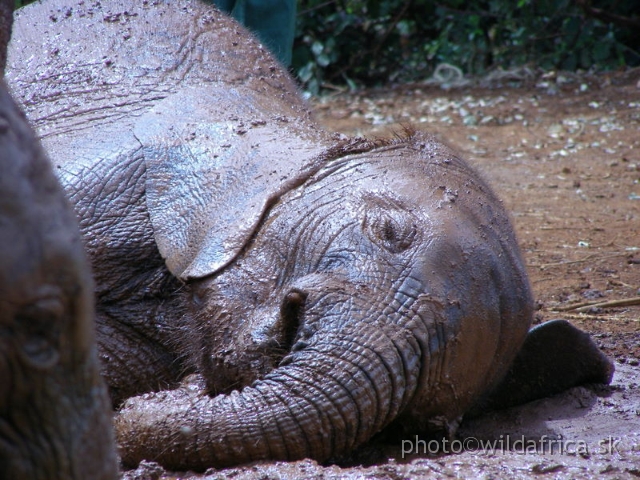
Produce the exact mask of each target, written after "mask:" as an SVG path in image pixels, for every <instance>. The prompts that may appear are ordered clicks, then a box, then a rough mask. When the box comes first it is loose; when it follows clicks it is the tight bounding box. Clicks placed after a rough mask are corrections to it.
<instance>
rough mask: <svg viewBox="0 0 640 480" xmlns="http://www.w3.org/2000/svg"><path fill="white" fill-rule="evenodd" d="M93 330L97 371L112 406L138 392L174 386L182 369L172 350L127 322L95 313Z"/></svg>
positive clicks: (181, 373) (182, 371)
mask: <svg viewBox="0 0 640 480" xmlns="http://www.w3.org/2000/svg"><path fill="white" fill-rule="evenodd" d="M96 332H97V337H98V354H99V358H100V361H101V364H102V372H101V374H102V376H103V378H104V379H105V381H106V383H107V385H108V387H109V396H110V397H111V401H112V403H113V405H114V406H117V405H119V404H120V403H122V401H124V400H126V399H127V398H129V397H132V396H135V395H139V394H141V393H145V392H151V391H158V390H162V389H165V388H170V387H172V386H175V385H176V383H177V381H178V379H179V378H180V376H181V375H183V374H184V373H185V372H184V370H183V367H182V364H181V362H179V361H178V359H177V358H176V356H175V355H174V354H172V353H171V352H170V351H169V350H167V349H166V348H165V347H163V346H162V345H161V344H160V343H158V342H156V341H154V340H152V339H150V338H148V337H147V336H145V335H144V334H142V333H141V332H139V331H138V330H136V329H135V328H133V327H132V326H130V325H126V324H123V323H120V322H114V321H113V320H112V319H108V320H107V319H105V316H104V315H98V318H97V322H96Z"/></svg>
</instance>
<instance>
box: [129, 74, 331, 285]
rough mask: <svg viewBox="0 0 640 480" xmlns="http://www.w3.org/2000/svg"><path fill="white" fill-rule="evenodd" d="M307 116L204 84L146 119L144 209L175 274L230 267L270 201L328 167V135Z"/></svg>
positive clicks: (279, 103) (141, 135) (142, 124)
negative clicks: (324, 154)
mask: <svg viewBox="0 0 640 480" xmlns="http://www.w3.org/2000/svg"><path fill="white" fill-rule="evenodd" d="M289 100H290V99H289ZM306 115H307V113H306V110H305V109H304V108H303V107H301V106H300V105H299V104H298V105H297V106H292V105H291V103H290V102H289V104H285V100H279V99H272V98H269V99H265V98H261V97H260V96H259V95H258V94H253V93H251V92H249V93H248V92H247V91H246V90H243V91H238V90H235V89H232V88H229V87H226V88H224V89H222V88H216V87H214V86H212V85H207V86H202V87H193V88H185V89H183V90H181V91H180V92H178V93H176V94H173V95H171V96H169V97H167V98H165V99H164V100H161V101H160V102H158V103H157V104H156V105H155V106H154V107H153V108H152V109H151V110H150V111H149V112H148V113H146V114H144V115H143V116H141V117H140V119H139V120H138V122H137V123H136V126H135V128H134V131H135V135H136V138H137V139H138V140H139V141H140V142H141V143H142V146H143V155H144V157H145V164H146V199H147V207H148V210H149V214H150V217H151V223H152V225H153V229H154V232H155V240H156V243H157V245H158V249H159V251H160V254H161V255H162V256H163V258H164V259H165V261H166V264H167V267H168V269H169V270H170V271H171V273H173V274H174V275H175V276H177V277H179V278H181V279H182V280H189V279H193V278H202V277H204V276H207V275H210V274H212V273H215V272H216V271H218V270H219V269H221V268H223V267H224V266H225V265H227V264H228V263H229V262H231V261H232V260H233V259H234V257H235V256H236V255H238V253H240V251H241V250H242V249H243V247H244V246H245V245H246V244H247V242H248V241H249V240H250V239H251V237H252V235H253V234H254V232H255V231H256V229H257V228H258V225H259V223H260V220H261V218H262V217H263V215H264V214H265V212H266V211H267V210H268V208H269V207H270V205H271V204H272V203H273V202H274V201H276V200H277V199H278V198H279V197H280V196H281V195H282V194H283V193H285V192H286V191H288V190H290V189H292V188H295V187H297V186H299V185H301V184H302V183H303V182H304V181H305V180H306V179H307V178H308V177H309V176H310V175H312V174H313V173H314V172H316V171H317V170H318V169H319V168H320V167H321V165H322V156H321V155H320V153H321V152H322V151H323V150H325V149H326V146H325V143H324V142H325V139H324V137H323V136H322V135H321V134H320V133H315V132H317V130H314V129H313V128H312V125H311V124H310V122H309V120H308V119H307V118H306Z"/></svg>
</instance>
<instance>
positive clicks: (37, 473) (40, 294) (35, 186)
mask: <svg viewBox="0 0 640 480" xmlns="http://www.w3.org/2000/svg"><path fill="white" fill-rule="evenodd" d="M7 4H10V5H9V6H11V7H12V4H13V1H11V2H2V5H0V9H3V12H2V13H3V14H5V13H7V10H4V9H6V8H7ZM10 11H11V9H9V10H8V12H9V13H8V15H9V16H8V18H11V13H10ZM6 18H7V17H6V16H5V15H2V19H6ZM8 25H9V24H7V23H6V22H5V23H3V24H2V26H1V28H0V29H1V30H2V31H1V32H0V33H2V35H3V38H5V39H6V38H8V36H9V32H8V31H6V30H7V29H8ZM2 50H3V51H4V47H2ZM93 328H94V326H93V282H92V281H91V277H90V273H89V267H88V264H87V261H86V258H85V255H84V252H83V249H82V242H81V239H80V234H79V232H78V226H77V223H76V220H75V218H74V215H73V211H72V209H71V206H70V205H69V204H68V203H67V201H66V199H65V198H64V194H63V190H62V189H61V188H60V185H59V184H58V182H57V180H56V178H55V176H54V175H53V173H52V170H51V165H50V164H49V161H48V159H47V158H46V156H45V154H44V152H43V150H42V149H41V147H40V145H39V143H38V141H37V140H36V137H35V135H34V133H33V131H32V130H31V128H30V127H29V125H28V124H27V122H26V121H25V118H24V115H23V113H22V112H21V111H20V110H19V109H18V107H17V106H16V105H15V103H14V102H13V100H12V98H11V97H10V95H9V94H8V92H7V89H6V87H5V85H4V82H3V81H2V80H0V379H1V380H0V478H2V479H7V480H8V479H53V478H65V479H78V480H82V479H87V478H95V479H104V480H108V479H115V478H117V477H118V471H117V459H116V454H115V439H114V435H113V428H112V425H111V411H110V408H109V401H108V397H107V391H106V388H105V385H104V384H103V382H102V380H101V378H100V375H99V367H98V359H97V353H96V342H95V333H94V329H93Z"/></svg>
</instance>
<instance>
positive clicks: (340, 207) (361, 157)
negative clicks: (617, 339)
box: [9, 0, 612, 470]
mask: <svg viewBox="0 0 640 480" xmlns="http://www.w3.org/2000/svg"><path fill="white" fill-rule="evenodd" d="M16 24H17V26H16V29H15V32H16V35H15V37H14V40H13V41H12V49H11V51H10V55H9V72H10V75H9V78H10V84H11V86H12V88H13V90H14V91H15V92H16V94H18V95H20V97H21V99H22V102H23V104H24V107H25V109H26V110H27V112H28V116H29V117H30V118H31V119H32V121H33V122H34V123H35V124H36V126H37V128H38V131H39V133H40V135H41V137H42V141H43V143H44V144H45V146H46V148H47V149H48V150H49V152H50V155H51V157H52V159H53V160H54V163H55V164H56V166H57V171H58V174H59V177H60V180H61V181H62V183H63V185H64V187H65V189H66V191H67V193H68V195H69V197H70V198H71V201H72V203H73V204H74V205H75V209H76V212H77V214H78V217H79V219H80V228H81V231H82V234H83V236H84V241H85V244H86V248H87V250H88V253H89V256H90V258H91V263H92V267H93V272H94V277H95V282H96V297H97V307H96V309H97V312H96V316H97V329H98V347H99V352H100V357H101V359H102V363H103V375H104V377H105V378H106V380H107V383H108V384H109V389H110V393H111V397H112V400H113V402H114V404H115V405H116V406H120V410H119V413H118V414H117V418H116V433H117V437H118V441H119V444H120V453H121V455H122V460H123V463H124V464H125V465H128V466H131V465H135V464H136V463H137V462H138V461H140V460H141V459H149V460H156V461H158V462H160V463H161V464H163V465H164V466H165V467H168V468H173V469H196V470H202V469H206V468H207V467H211V466H215V467H220V466H225V465H232V464H238V463H243V462H249V461H253V460H259V459H297V458H303V457H313V458H315V459H318V460H321V461H323V460H327V459H331V458H336V457H337V456H339V455H341V454H345V453H348V452H349V451H352V450H353V449H355V448H356V447H357V446H359V445H361V444H363V443H364V442H366V441H367V440H369V439H370V438H371V437H372V436H373V435H374V434H376V433H377V432H379V431H381V430H383V429H385V428H387V427H392V428H393V429H394V430H396V431H399V432H406V433H408V432H415V431H417V432H425V431H434V430H435V431H440V432H443V433H445V434H450V433H452V432H453V431H454V429H455V426H456V424H457V422H458V420H459V418H460V417H461V416H462V415H463V414H464V413H465V412H467V411H469V410H470V409H473V408H475V409H478V408H488V407H489V406H492V405H504V404H507V403H509V399H510V397H511V395H512V393H513V392H519V393H523V395H522V396H521V397H520V398H519V399H518V400H520V401H526V400H527V399H530V398H535V397H536V396H541V395H546V394H550V393H553V392H554V391H557V390H561V389H563V388H567V387H569V386H571V385H574V384H576V383H580V382H589V381H595V382H608V381H609V380H610V378H611V373H612V365H611V363H610V362H609V361H608V360H607V359H606V358H605V357H604V356H602V355H601V354H600V352H599V351H598V350H597V348H596V347H595V346H594V345H593V343H591V341H590V340H589V339H588V337H586V336H583V334H582V333H581V332H579V331H577V330H576V329H574V328H573V327H571V326H570V325H568V324H566V323H563V322H560V323H551V324H549V325H548V326H547V327H541V328H539V329H537V330H534V331H533V332H532V334H531V338H532V341H526V342H525V337H526V336H527V332H528V329H529V327H530V322H531V318H532V303H533V302H532V298H531V291H530V287H529V284H528V281H527V276H526V272H525V268H524V265H523V262H522V258H521V256H520V252H519V250H518V246H517V242H516V239H515V236H514V233H513V230H512V227H511V225H510V222H509V219H508V216H507V214H506V212H505V211H504V208H503V206H502V204H501V203H500V201H499V200H498V199H497V198H496V197H495V196H494V194H493V193H492V192H491V190H490V189H489V187H488V186H487V185H486V184H485V183H484V182H483V181H482V180H481V179H480V178H479V177H478V175H477V174H476V173H475V172H474V171H473V170H472V169H470V168H469V167H468V166H467V165H466V164H465V163H464V162H463V161H462V160H460V159H459V158H458V157H457V156H456V155H455V154H454V153H452V151H451V150H449V149H448V148H446V147H445V146H443V145H441V144H440V143H438V142H437V141H435V140H434V139H432V138H431V137H429V136H426V135H424V134H420V133H416V132H405V134H404V135H401V136H400V137H399V138H397V139H394V140H376V141H367V140H363V139H345V138H340V137H335V136H332V135H329V134H327V133H325V132H323V131H322V130H321V129H319V128H318V127H317V126H316V125H315V124H314V123H313V120H312V118H311V116H310V114H309V112H308V110H307V108H306V106H305V105H304V103H303V102H302V101H301V100H300V98H299V95H298V93H297V91H296V88H295V86H294V84H293V82H292V80H291V79H290V78H289V76H288V75H287V74H286V72H284V71H283V69H282V68H281V67H280V66H279V65H278V64H277V63H276V62H275V61H274V59H273V58H272V57H271V56H270V55H269V54H268V53H267V52H265V51H264V49H263V47H262V46H261V45H259V44H258V43H257V42H256V41H255V40H254V39H253V38H252V37H251V36H250V35H248V34H247V33H246V32H245V31H244V30H243V29H242V28H241V27H239V26H238V25H237V24H235V23H234V22H233V21H232V20H231V19H229V18H227V17H225V16H223V15H221V14H220V13H219V12H217V11H216V10H215V9H213V8H211V7H208V6H206V5H203V4H199V3H197V2H194V1H187V0H182V1H172V2H169V1H157V2H138V3H136V4H135V5H132V4H131V3H130V2H124V1H115V0H114V1H106V0H105V1H101V2H99V3H95V4H93V3H91V2H86V1H84V2H83V1H80V0H78V1H73V0H53V1H50V2H46V1H45V2H42V3H39V4H35V5H30V6H28V7H26V8H24V9H22V10H21V11H20V12H19V14H18V15H17V18H16ZM554 332H555V334H554ZM558 333H559V334H558ZM541 337H542V338H547V337H551V338H552V339H554V341H555V343H554V351H555V352H556V353H557V355H559V356H561V357H562V359H561V360H562V363H563V365H572V366H573V367H572V368H571V369H569V370H570V371H567V372H566V373H562V372H561V373H560V374H559V375H557V374H556V375H554V376H553V378H551V380H552V381H551V382H546V381H543V382H541V381H540V380H541V379H545V375H546V374H547V372H548V371H549V370H547V369H546V367H547V366H549V363H548V362H546V363H545V361H546V360H547V358H548V355H547V353H546V352H545V351H544V348H542V349H540V348H539V347H540V342H539V341H538V340H539V339H540V338H541ZM519 352H520V356H519V357H518V358H519V359H521V360H520V361H516V362H514V358H515V357H516V355H517V354H518V353H519ZM556 360H557V358H556ZM512 365H513V368H512V369H511V370H509V369H510V366H512ZM538 367H539V370H537V371H536V370H535V369H536V368H538ZM574 367H575V368H574ZM194 372H195V373H197V376H196V377H194V376H189V374H191V373H194ZM522 372H525V373H529V374H530V375H529V377H527V376H526V375H522V374H521V373H522ZM505 376H506V377H505ZM184 378H187V379H188V381H186V382H185V384H184V385H183V386H182V387H180V388H177V389H174V390H171V389H173V388H175V387H177V386H178V384H179V382H180V380H181V379H184ZM503 379H505V380H503ZM501 381H502V383H501ZM496 388H497V390H496V391H497V392H498V394H496V395H491V392H492V391H494V389H496ZM153 392H155V393H153ZM139 394H144V395H141V396H138V397H135V398H130V399H129V400H127V401H126V402H124V404H122V405H121V403H122V401H123V400H125V399H127V398H129V397H132V396H135V395H139Z"/></svg>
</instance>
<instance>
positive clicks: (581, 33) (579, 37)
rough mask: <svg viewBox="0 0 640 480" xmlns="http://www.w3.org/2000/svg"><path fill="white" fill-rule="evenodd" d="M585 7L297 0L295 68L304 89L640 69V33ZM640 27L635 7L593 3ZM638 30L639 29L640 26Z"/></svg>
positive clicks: (568, 2)
mask: <svg viewBox="0 0 640 480" xmlns="http://www.w3.org/2000/svg"><path fill="white" fill-rule="evenodd" d="M579 3H580V0H436V1H434V0H387V1H382V0H299V1H298V24H297V33H296V40H295V46H294V57H293V65H292V68H293V70H294V72H295V73H296V74H297V75H298V77H299V79H300V81H301V82H302V83H303V84H304V85H305V88H306V89H307V90H308V91H311V92H312V93H318V91H319V90H321V88H322V87H323V86H327V85H329V84H331V85H344V84H347V85H350V86H351V87H355V86H356V85H367V86H371V85H376V84H384V83H388V82H403V81H404V82H406V81H415V80H419V79H424V78H427V77H428V76H430V75H431V74H432V73H433V71H434V69H435V68H436V66H437V65H438V64H439V63H449V64H452V65H455V66H457V67H459V68H461V69H462V71H463V72H464V73H465V74H470V75H482V74H484V73H486V72H487V71H489V70H491V69H494V68H497V67H500V68H503V69H505V70H506V69H511V68H514V67H519V66H523V65H527V66H530V67H540V68H542V69H544V70H548V69H562V70H577V69H584V70H592V69H595V70H606V69H615V68H618V67H621V66H636V65H640V27H639V28H630V27H629V26H626V25H621V24H620V23H613V22H608V21H606V20H601V19H598V18H594V17H593V16H589V15H587V14H586V13H585V11H584V9H583V8H581V7H580V5H579ZM586 3H587V4H588V5H589V6H591V7H593V8H599V9H602V10H606V11H607V12H608V13H613V14H615V15H618V16H620V17H624V18H627V19H630V20H631V21H638V22H640V7H639V6H638V0H591V1H589V0H587V1H586ZM639 25H640V23H639Z"/></svg>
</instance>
